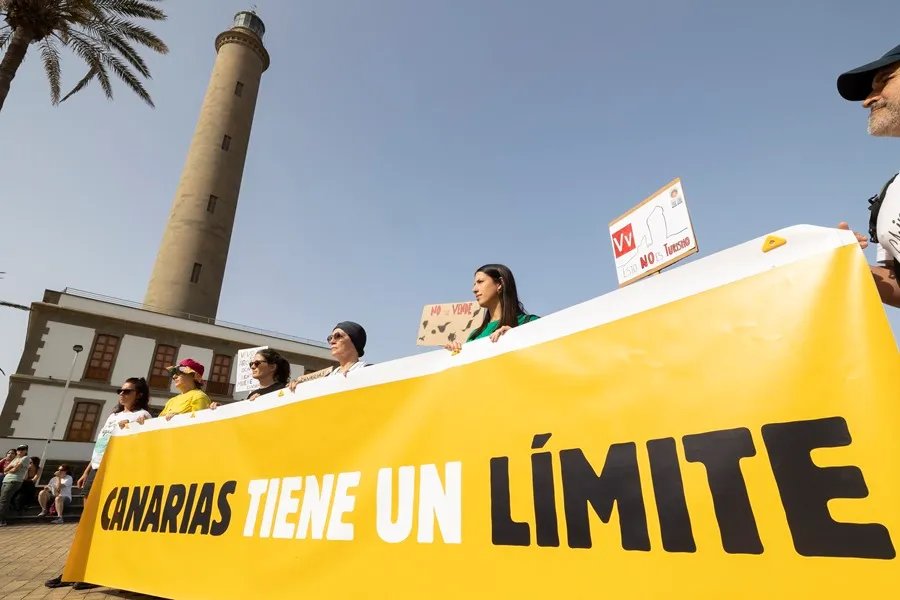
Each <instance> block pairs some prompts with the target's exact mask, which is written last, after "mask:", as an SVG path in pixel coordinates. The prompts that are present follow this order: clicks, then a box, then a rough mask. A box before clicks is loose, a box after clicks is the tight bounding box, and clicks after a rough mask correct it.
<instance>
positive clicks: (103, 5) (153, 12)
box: [93, 0, 166, 21]
mask: <svg viewBox="0 0 900 600" xmlns="http://www.w3.org/2000/svg"><path fill="white" fill-rule="evenodd" d="M93 4H94V5H96V6H97V7H98V8H100V9H102V10H104V11H106V12H109V13H112V14H116V15H122V16H125V17H138V18H141V19H150V20H151V21H165V20H166V13H164V12H163V11H162V10H161V9H159V8H156V7H155V6H152V5H150V4H149V3H147V2H146V1H145V0H93Z"/></svg>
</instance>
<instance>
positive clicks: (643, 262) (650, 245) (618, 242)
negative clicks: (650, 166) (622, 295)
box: [609, 178, 699, 287]
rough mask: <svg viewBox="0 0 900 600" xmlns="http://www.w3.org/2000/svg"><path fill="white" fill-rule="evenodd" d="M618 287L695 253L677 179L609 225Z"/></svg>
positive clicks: (691, 233) (694, 239)
mask: <svg viewBox="0 0 900 600" xmlns="http://www.w3.org/2000/svg"><path fill="white" fill-rule="evenodd" d="M609 238H610V242H611V243H612V250H613V258H614V260H615V263H616V277H618V279H619V287H621V286H623V285H628V284H629V283H632V282H634V281H637V280H638V279H641V278H642V277H646V276H647V275H651V274H653V273H656V272H658V271H661V270H662V269H663V268H664V267H668V266H669V265H672V264H674V263H676V262H678V261H679V260H681V259H683V258H686V257H688V256H690V255H691V254H694V253H695V252H697V251H698V250H699V248H698V246H697V238H696V236H695V235H694V228H693V226H692V225H691V216H690V214H689V213H688V209H687V202H685V199H684V190H683V189H682V187H681V179H678V178H676V179H674V180H672V181H671V182H669V183H668V184H667V185H666V186H665V187H662V188H660V189H659V190H657V191H656V193H654V194H653V195H652V196H650V197H649V198H647V199H646V200H644V201H643V202H641V203H640V204H638V205H637V206H635V207H634V208H632V209H631V210H629V211H628V212H626V213H625V214H624V215H622V216H621V217H619V218H618V219H614V220H613V221H611V222H610V224H609Z"/></svg>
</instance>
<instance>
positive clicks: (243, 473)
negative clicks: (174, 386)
mask: <svg viewBox="0 0 900 600" xmlns="http://www.w3.org/2000/svg"><path fill="white" fill-rule="evenodd" d="M844 234H847V235H844ZM778 236H779V237H781V238H783V239H784V240H786V242H785V244H783V245H781V246H780V247H778V248H776V249H775V250H773V251H771V252H767V251H765V249H762V250H761V249H760V247H761V245H762V242H763V240H762V239H758V240H756V241H754V242H752V243H749V244H742V245H740V246H738V247H737V248H732V249H730V250H726V251H723V252H720V253H718V254H716V255H713V256H710V257H707V258H706V259H704V260H700V261H697V262H695V263H693V264H691V265H688V266H686V267H684V268H682V269H677V270H675V271H673V272H672V273H670V274H669V275H668V276H667V277H666V278H661V277H659V278H651V279H650V280H648V281H646V282H645V283H644V285H642V286H641V287H642V288H644V289H633V288H631V287H626V288H625V289H621V290H616V291H614V292H612V293H610V294H608V295H606V296H603V297H600V298H595V299H593V300H588V301H587V302H584V303H582V304H579V305H577V306H573V307H571V308H569V309H566V310H563V311H560V312H558V313H555V314H551V315H547V316H545V317H543V318H542V319H540V320H539V321H536V322H535V323H533V324H532V325H530V326H529V327H523V328H522V329H521V331H520V332H517V335H516V339H515V346H514V347H512V348H511V347H510V344H508V343H504V342H509V341H512V340H501V342H498V343H496V344H490V343H488V344H469V345H467V346H466V347H464V349H463V351H462V352H460V353H459V354H451V353H449V352H427V353H422V354H418V355H416V356H410V357H405V358H402V359H399V360H396V361H390V362H385V363H381V364H377V365H374V366H372V367H368V368H366V369H365V370H363V371H362V372H359V373H356V374H354V375H351V376H349V377H347V378H344V377H329V378H324V379H320V380H319V381H316V382H313V383H312V384H309V385H305V386H300V387H298V388H297V390H295V391H294V392H293V393H285V394H284V396H282V397H280V398H279V401H278V402H271V403H268V402H266V403H261V402H236V403H233V404H230V405H227V406H222V407H220V408H218V409H217V410H214V411H212V410H200V411H197V412H195V413H193V414H191V415H187V414H185V415H176V416H175V417H173V418H172V419H171V420H170V421H167V420H166V419H158V418H157V419H150V420H147V421H145V422H144V423H143V424H138V423H132V424H131V426H130V427H129V428H128V429H119V428H116V431H115V433H114V434H113V437H112V438H111V440H110V444H109V447H108V449H107V451H106V454H105V455H104V457H103V467H102V468H101V469H100V470H99V471H98V472H97V478H96V480H95V481H94V486H93V488H92V489H91V493H90V494H89V495H88V498H87V500H86V502H85V507H84V512H83V514H82V516H81V520H80V522H79V523H78V529H77V532H76V534H75V539H74V542H73V545H72V548H71V550H70V551H69V556H68V562H67V564H66V568H65V572H64V574H63V580H64V581H86V582H89V583H96V584H101V585H104V586H108V587H112V588H121V589H127V590H131V591H134V592H141V593H144V594H151V595H154V596H161V597H165V598H217V599H221V600H230V599H236V600H246V599H248V598H284V597H296V598H371V597H378V598H417V597H428V598H434V599H443V598H447V599H453V600H456V599H458V598H510V599H513V600H517V599H523V600H524V599H528V598H583V597H591V596H596V595H597V590H601V591H602V594H603V595H604V596H610V597H614V598H667V597H676V598H684V597H690V598H692V599H694V598H696V599H705V598H709V599H713V598H715V599H718V598H723V597H736V598H737V597H739V598H814V599H816V600H819V599H826V598H841V599H845V598H890V596H891V593H892V592H890V590H891V589H894V588H895V587H896V583H897V581H898V578H900V560H898V559H897V557H896V547H897V545H898V544H900V511H898V510H897V507H898V506H900V469H898V468H897V461H896V457H897V456H898V455H900V436H898V435H897V426H898V423H900V406H898V403H897V373H898V372H900V354H898V352H897V345H896V341H895V340H894V339H893V336H892V333H891V328H890V324H889V323H888V320H887V318H886V317H885V313H884V307H883V306H882V304H881V301H880V299H879V297H878V291H877V289H876V287H875V285H874V282H873V280H872V276H871V274H870V270H869V265H868V264H867V262H866V260H865V256H864V255H863V253H862V251H861V250H860V248H859V245H858V243H857V242H856V240H855V239H854V238H853V235H852V234H851V233H850V232H839V231H837V230H827V229H824V228H811V227H798V228H791V229H788V230H782V231H781V232H778ZM798 349H800V351H798ZM329 380H332V381H329ZM860 390H863V392H862V393H861V391H860ZM211 451H213V453H214V456H211ZM124 556H150V557H165V559H166V562H167V564H170V565H189V564H198V563H197V558H198V557H210V556H214V558H213V559H211V560H212V561H213V562H214V565H215V566H214V569H215V571H216V573H229V574H235V576H232V577H217V576H213V575H210V574H208V573H207V572H206V571H203V569H196V568H195V569H190V568H175V569H169V570H167V571H166V572H165V576H160V573H159V570H158V569H156V570H154V569H146V568H123V562H122V557H124ZM192 561H193V562H192Z"/></svg>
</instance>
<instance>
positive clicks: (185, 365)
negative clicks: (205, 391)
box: [169, 358, 206, 381]
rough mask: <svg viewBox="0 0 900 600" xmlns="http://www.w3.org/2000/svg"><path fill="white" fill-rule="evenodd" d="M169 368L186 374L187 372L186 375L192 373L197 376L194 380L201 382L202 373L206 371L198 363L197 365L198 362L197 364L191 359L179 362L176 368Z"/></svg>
mask: <svg viewBox="0 0 900 600" xmlns="http://www.w3.org/2000/svg"><path fill="white" fill-rule="evenodd" d="M169 368H170V369H176V368H178V369H179V370H180V371H186V372H188V373H194V374H195V375H196V376H197V377H196V378H197V379H198V380H199V381H203V371H205V370H206V369H205V368H204V367H203V365H201V364H200V363H198V362H197V361H196V360H194V359H193V358H185V359H183V360H181V361H180V362H179V363H178V365H177V367H169Z"/></svg>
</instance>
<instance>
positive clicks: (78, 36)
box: [66, 30, 113, 100]
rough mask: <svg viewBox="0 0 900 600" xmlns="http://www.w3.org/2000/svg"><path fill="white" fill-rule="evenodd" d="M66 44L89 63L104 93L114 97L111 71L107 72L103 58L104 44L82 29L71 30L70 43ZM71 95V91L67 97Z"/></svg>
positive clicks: (108, 96) (110, 97)
mask: <svg viewBox="0 0 900 600" xmlns="http://www.w3.org/2000/svg"><path fill="white" fill-rule="evenodd" d="M66 45H67V46H68V47H69V48H71V49H72V52H74V53H75V54H77V55H78V56H79V57H80V58H81V60H83V61H84V62H86V63H87V64H88V67H90V71H93V76H94V77H96V78H97V81H99V82H100V87H101V88H102V89H103V93H104V94H105V95H106V97H107V98H109V99H110V100H111V99H112V97H113V91H112V84H111V83H110V81H109V73H107V72H106V67H105V66H104V65H103V60H102V58H101V57H102V56H103V54H104V48H103V46H102V45H100V44H99V43H97V42H96V41H94V40H92V39H91V38H90V37H88V36H86V35H84V34H83V33H81V32H80V31H75V30H71V31H69V37H68V43H67V44H66ZM90 71H89V74H90ZM82 87H83V86H82ZM71 95H72V94H71V93H69V94H66V97H67V98H68V97H69V96H71Z"/></svg>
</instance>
